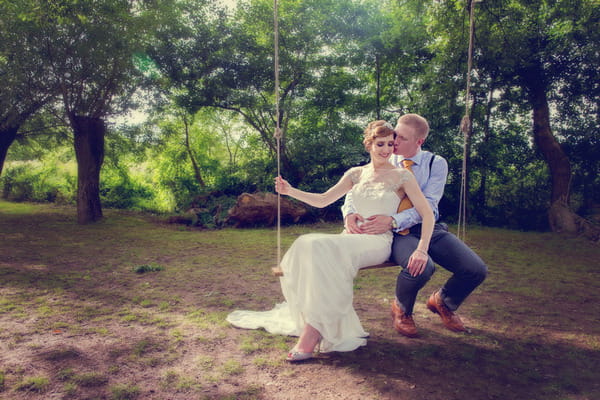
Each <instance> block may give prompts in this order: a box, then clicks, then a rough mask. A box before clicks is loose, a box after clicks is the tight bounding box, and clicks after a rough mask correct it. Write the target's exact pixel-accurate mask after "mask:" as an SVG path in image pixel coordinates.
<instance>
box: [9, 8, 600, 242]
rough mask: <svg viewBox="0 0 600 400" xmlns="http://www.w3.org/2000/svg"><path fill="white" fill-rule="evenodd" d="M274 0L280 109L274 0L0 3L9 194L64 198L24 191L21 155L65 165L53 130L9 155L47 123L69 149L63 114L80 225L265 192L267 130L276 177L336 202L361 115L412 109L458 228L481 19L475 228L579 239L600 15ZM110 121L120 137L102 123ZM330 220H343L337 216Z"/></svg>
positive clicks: (587, 187)
mask: <svg viewBox="0 0 600 400" xmlns="http://www.w3.org/2000/svg"><path fill="white" fill-rule="evenodd" d="M278 4H279V10H278V16H279V18H278V24H279V56H280V64H279V65H280V70H279V76H280V88H279V93H280V98H279V99H277V100H278V101H279V106H280V114H279V115H275V101H276V99H275V95H274V93H275V90H274V89H275V87H274V60H273V52H274V45H275V43H274V32H273V2H272V1H270V0H246V1H239V2H237V3H236V6H235V7H233V8H230V9H227V8H224V7H223V6H222V5H220V3H218V2H212V1H192V0H169V1H167V2H160V4H159V2H143V1H142V2H138V1H125V0H103V1H100V2H78V1H68V0H63V1H59V2H52V3H48V4H45V5H40V4H38V3H36V2H31V1H30V0H18V1H10V2H9V1H4V0H0V11H2V13H1V16H0V33H1V35H2V38H3V40H2V41H1V44H0V86H1V91H0V107H1V109H0V116H1V119H0V168H1V167H2V166H3V165H4V158H5V156H6V160H7V168H5V171H3V170H2V169H0V172H2V177H1V178H0V179H1V181H0V182H1V184H2V185H3V193H4V194H5V197H9V198H10V197H11V196H12V197H13V198H18V197H23V198H30V199H36V198H37V199H40V198H44V194H43V193H42V192H43V191H44V190H46V191H48V190H50V191H57V190H59V191H64V190H65V189H64V188H65V187H72V185H71V186H69V185H58V186H59V187H60V189H59V188H57V187H54V188H48V187H46V188H45V189H44V187H43V185H41V186H40V185H37V186H36V185H32V186H31V188H30V189H27V190H25V189H24V188H25V187H29V186H27V185H28V183H27V182H30V181H31V180H32V179H33V177H32V176H33V175H35V173H34V172H32V171H33V170H30V171H29V172H24V170H22V169H19V168H20V167H19V165H18V164H16V162H17V160H19V161H18V162H19V163H23V162H26V161H27V158H28V157H29V158H30V159H31V161H34V160H33V159H34V158H37V159H40V160H45V161H43V162H42V165H41V166H39V167H38V168H39V169H40V171H42V170H43V169H44V168H49V166H48V165H47V163H48V161H47V160H50V159H55V158H52V157H50V154H53V153H54V154H56V152H59V153H61V154H65V152H64V151H63V150H59V149H60V148H61V146H62V143H63V142H60V141H59V142H52V145H51V146H50V147H49V148H48V149H47V151H48V155H44V156H41V155H40V153H36V154H37V155H36V156H33V155H31V154H32V153H31V152H27V151H26V150H25V149H26V148H27V147H28V146H33V145H34V144H33V143H34V142H36V141H38V142H39V141H44V140H46V139H43V138H42V136H36V138H34V139H32V140H33V141H32V140H28V141H22V142H21V143H19V142H18V143H17V144H16V145H12V144H13V142H14V141H15V139H16V138H17V137H19V135H23V133H24V132H25V131H26V130H27V124H30V123H32V122H33V121H34V120H35V118H37V121H38V123H37V125H38V127H39V123H40V121H45V123H47V124H48V125H47V128H46V129H45V132H47V135H46V136H48V137H50V136H55V135H57V134H59V133H58V132H59V131H60V132H62V133H60V134H61V135H63V137H64V132H65V131H64V130H58V131H57V130H56V129H54V128H52V124H53V122H51V120H52V118H55V121H61V122H62V123H63V124H64V126H65V127H66V126H69V127H70V130H71V131H72V140H73V144H74V148H75V150H76V151H75V155H76V158H75V160H74V161H76V163H77V165H78V166H79V172H78V174H77V176H78V179H79V184H78V185H77V187H78V188H79V200H78V203H79V204H84V205H85V204H87V205H88V206H84V208H86V207H87V209H84V210H81V211H80V212H81V213H83V214H84V217H83V218H81V219H80V222H86V221H93V220H96V219H97V218H98V217H101V215H102V214H101V208H100V202H101V201H105V202H106V203H107V204H112V205H115V204H127V207H138V208H142V209H150V210H171V211H172V210H182V209H185V208H186V207H189V206H190V204H191V203H193V199H194V198H195V197H197V196H199V195H201V194H202V193H208V192H211V191H212V192H215V191H220V192H223V193H227V194H229V195H231V196H235V195H236V194H240V193H241V192H242V191H254V190H267V191H271V190H272V187H271V184H272V176H273V175H274V174H275V172H276V168H275V166H276V165H275V160H274V158H275V154H276V151H277V149H276V141H275V139H274V137H273V133H274V127H275V125H276V119H279V123H280V125H281V126H282V128H283V133H284V135H283V140H282V143H281V149H280V150H281V156H282V165H283V173H284V174H285V176H286V177H287V178H289V179H290V181H292V183H294V184H296V185H299V186H300V187H302V188H303V189H308V190H314V191H321V190H325V189H326V188H327V187H329V186H330V185H332V184H333V183H335V181H336V180H337V179H338V178H339V177H340V176H341V174H342V173H343V172H344V171H345V170H346V169H347V168H348V167H350V166H353V165H357V164H360V163H363V162H366V161H367V158H366V156H367V155H366V154H365V153H364V151H363V148H362V146H361V144H360V142H361V133H362V129H363V127H364V126H365V125H366V124H367V123H368V122H369V121H370V120H374V119H387V120H389V121H390V122H392V123H394V122H395V119H396V118H397V117H398V116H399V115H401V114H403V113H406V112H416V113H419V114H421V115H423V116H425V117H426V118H427V119H428V120H429V121H430V124H431V127H432V134H431V135H430V137H429V138H428V140H427V142H426V143H425V147H426V148H427V149H430V150H432V151H434V152H436V153H438V154H440V155H442V156H444V157H446V158H447V159H448V161H449V164H450V171H451V173H450V176H449V181H448V185H447V189H446V195H445V198H444V200H443V202H442V213H443V214H444V215H445V216H446V217H447V218H449V219H450V220H451V219H452V218H453V217H454V216H455V215H456V212H457V210H458V197H459V196H458V193H459V185H460V179H459V177H460V174H461V165H462V157H463V137H462V134H461V132H460V131H459V124H460V120H461V118H462V116H463V114H464V110H465V98H464V94H465V85H466V61H467V50H468V46H467V45H468V39H469V13H470V11H471V7H475V9H474V12H475V36H474V39H475V40H474V47H473V56H474V59H473V72H472V75H471V87H470V92H471V94H472V97H471V98H470V99H469V100H468V101H469V102H470V106H471V107H470V112H471V120H472V122H473V123H472V131H471V134H470V136H469V141H468V143H467V146H468V147H467V149H468V153H467V155H468V173H469V174H468V183H469V185H468V188H467V190H468V194H469V195H468V199H469V203H468V206H469V218H470V220H471V221H473V222H480V223H483V224H490V225H504V226H509V227H517V228H536V229H546V228H552V229H554V230H564V231H577V230H581V227H582V226H583V225H584V223H583V222H582V220H581V219H579V218H578V217H577V216H576V215H575V212H577V213H579V214H580V215H584V216H589V215H591V214H592V213H593V211H594V209H595V208H596V207H597V204H598V203H599V201H600V193H598V190H597V188H598V183H599V182H598V179H600V178H598V176H600V174H598V172H600V158H599V157H597V155H596V154H598V146H599V143H598V137H600V135H599V134H598V133H599V132H598V129H599V128H598V127H599V126H600V125H599V124H598V122H599V110H598V102H599V96H598V94H599V90H600V88H599V84H598V82H599V81H600V80H599V79H598V78H599V77H598V68H597V65H598V61H599V60H598V57H599V56H598V54H600V52H599V51H598V50H599V49H598V46H599V43H600V40H599V37H598V35H599V32H598V30H597V29H594V27H595V26H598V22H599V21H598V20H599V19H600V11H599V8H600V7H599V6H598V4H597V2H595V1H593V0H577V1H575V2H573V1H547V0H536V1H533V2H532V1H525V0H485V1H479V2H476V1H467V0H446V1H416V0H403V1H391V0H390V1H384V2H380V1H371V0H367V1H358V0H344V1H339V0H327V1H321V0H320V1H317V0H302V1H291V0H280V1H279V2H278ZM136 104H143V105H144V106H145V112H146V116H147V117H146V119H145V122H143V123H141V124H135V123H133V122H131V121H128V120H127V117H126V115H128V114H127V112H128V109H130V108H131V107H133V106H135V105H136ZM42 115H45V116H46V117H45V118H41V119H40V116H42ZM116 117H119V119H120V121H121V122H119V123H118V124H115V123H113V122H111V121H113V120H114V118H116ZM42 123H43V122H42ZM42 130H44V129H43V128H42ZM47 143H49V142H47ZM11 145H12V146H11ZM9 147H11V151H10V152H8V149H9ZM105 149H106V151H107V153H106V154H107V155H108V157H109V158H110V163H109V164H108V165H104V155H105V154H104V153H105ZM7 154H8V155H7ZM26 154H30V156H26ZM47 157H48V158H47ZM71 160H73V159H72V158H71ZM74 161H69V160H65V162H74ZM44 165H45V166H44ZM103 165H104V166H103ZM39 173H41V172H39ZM67 175H68V174H67ZM82 177H83V181H82V180H81V179H82ZM101 177H102V179H101ZM64 179H71V178H68V177H67V176H65V178H64ZM33 187H39V189H35V190H34V189H32V188H33ZM86 188H87V189H86ZM90 188H91V191H90ZM118 188H120V189H118ZM82 190H83V193H82ZM36 191H37V192H36ZM17 192H18V193H21V195H19V196H17ZM94 192H96V194H94ZM22 193H29V194H25V195H23V194H22ZM86 193H87V194H86ZM90 193H91V194H90ZM71 196H72V197H71V198H72V199H73V200H75V199H77V197H75V196H74V195H72V194H71ZM81 196H83V197H81ZM119 196H120V197H127V196H130V197H131V198H132V199H130V201H123V202H120V201H118V200H117V199H116V198H117V197H119ZM46 197H47V196H46ZM59 197H61V198H65V199H68V198H69V194H65V193H63V195H61V196H59ZM90 201H91V203H90ZM90 204H91V206H90ZM325 216H338V217H339V213H338V212H337V210H336V209H335V207H332V208H331V209H329V210H325V214H323V215H321V217H325ZM548 216H549V218H548Z"/></svg>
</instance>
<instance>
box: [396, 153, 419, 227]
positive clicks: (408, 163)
mask: <svg viewBox="0 0 600 400" xmlns="http://www.w3.org/2000/svg"><path fill="white" fill-rule="evenodd" d="M414 163H415V162H414V161H413V160H402V166H403V167H404V168H406V169H407V170H409V171H410V172H412V168H411V167H412V165H413V164H414ZM412 206H413V203H412V201H410V199H409V198H408V196H406V195H404V197H403V198H402V201H400V204H399V205H398V212H401V211H404V210H408V209H409V208H412ZM408 232H409V230H408V229H405V230H403V231H400V232H398V233H399V234H400V235H408Z"/></svg>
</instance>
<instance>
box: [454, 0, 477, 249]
mask: <svg viewBox="0 0 600 400" xmlns="http://www.w3.org/2000/svg"><path fill="white" fill-rule="evenodd" d="M479 1H480V0H467V2H468V3H467V4H468V6H469V8H470V10H469V14H470V16H469V50H468V53H467V87H466V90H465V115H464V116H463V118H462V121H461V122H460V130H461V132H462V133H463V159H462V171H461V180H460V199H459V209H458V228H457V230H458V232H457V234H456V236H457V237H458V238H459V239H461V240H463V241H464V240H465V238H466V226H467V151H468V149H467V144H468V142H469V136H470V134H471V128H472V125H471V117H470V115H471V107H470V101H471V99H470V98H471V90H470V89H471V70H472V67H473V37H474V31H475V3H478V2H479Z"/></svg>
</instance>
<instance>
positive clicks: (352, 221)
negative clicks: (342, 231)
mask: <svg viewBox="0 0 600 400" xmlns="http://www.w3.org/2000/svg"><path fill="white" fill-rule="evenodd" d="M359 221H360V222H364V221H365V219H364V218H363V217H362V215H360V214H356V213H355V214H348V215H346V218H345V220H344V226H345V227H346V232H348V233H365V232H363V230H362V228H361V227H359V226H358V224H357V223H358V222H359Z"/></svg>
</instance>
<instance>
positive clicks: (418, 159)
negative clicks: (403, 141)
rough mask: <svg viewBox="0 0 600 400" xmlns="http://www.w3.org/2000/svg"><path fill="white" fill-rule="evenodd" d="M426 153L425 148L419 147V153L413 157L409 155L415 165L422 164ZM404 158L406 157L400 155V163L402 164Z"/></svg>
mask: <svg viewBox="0 0 600 400" xmlns="http://www.w3.org/2000/svg"><path fill="white" fill-rule="evenodd" d="M424 154H425V153H424V152H423V150H421V149H419V151H417V154H415V155H414V156H412V157H408V160H412V161H413V163H414V164H415V165H421V161H423V155H424ZM404 159H405V157H403V156H398V164H400V163H401V162H402V160H404Z"/></svg>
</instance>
